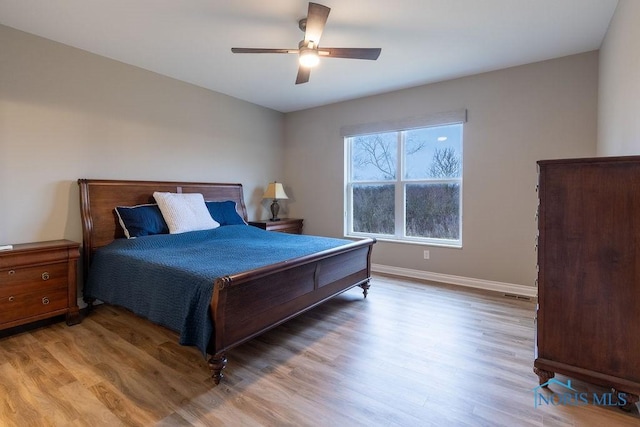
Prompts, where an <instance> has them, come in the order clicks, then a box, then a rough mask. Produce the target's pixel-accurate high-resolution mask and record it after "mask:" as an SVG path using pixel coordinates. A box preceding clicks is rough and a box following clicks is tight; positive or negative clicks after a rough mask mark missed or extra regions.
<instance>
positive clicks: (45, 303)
mask: <svg viewBox="0 0 640 427" xmlns="http://www.w3.org/2000/svg"><path fill="white" fill-rule="evenodd" d="M42 304H43V305H47V304H49V298H47V297H42Z"/></svg>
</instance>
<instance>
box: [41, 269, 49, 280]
mask: <svg viewBox="0 0 640 427" xmlns="http://www.w3.org/2000/svg"><path fill="white" fill-rule="evenodd" d="M42 280H49V272H47V271H45V272H44V273H42Z"/></svg>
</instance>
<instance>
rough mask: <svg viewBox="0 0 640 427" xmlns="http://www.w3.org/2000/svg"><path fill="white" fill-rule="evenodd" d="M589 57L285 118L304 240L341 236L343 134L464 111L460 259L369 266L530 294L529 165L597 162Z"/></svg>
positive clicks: (293, 207) (393, 254)
mask: <svg viewBox="0 0 640 427" xmlns="http://www.w3.org/2000/svg"><path fill="white" fill-rule="evenodd" d="M597 90H598V54H597V52H590V53H585V54H581V55H575V56H570V57H565V58H561V59H556V60H551V61H545V62H540V63H535V64H531V65H525V66H521V67H516V68H511V69H506V70H501V71H495V72H490V73H485V74H480V75H476V76H471V77H466V78H461V79H457V80H452V81H447V82H442V83H437V84H430V85H426V86H422V87H416V88H412V89H407V90H402V91H397V92H392V93H388V94H383V95H378V96H373V97H368V98H363V99H359V100H354V101H348V102H343V103H339V104H334V105H329V106H325V107H319V108H314V109H309V110H305V111H299V112H294V113H289V114H287V115H286V116H285V145H286V157H285V165H286V170H285V172H286V173H285V177H286V184H287V186H288V191H289V193H290V196H291V200H290V201H289V202H288V208H289V210H290V214H291V215H292V216H298V217H303V218H304V220H305V230H306V232H307V233H312V234H322V235H330V236H341V235H342V230H343V187H344V183H343V175H344V172H343V169H344V159H343V157H344V152H343V140H342V139H341V138H340V128H341V127H342V126H345V125H354V124H359V123H370V122H375V121H383V120H393V119H401V118H405V117H410V116H416V115H425V114H430V113H435V112H441V111H450V110H455V109H459V108H467V109H468V118H469V121H468V123H467V124H466V125H465V128H464V192H463V216H464V225H463V245H464V247H463V248H462V249H451V248H442V247H431V248H429V249H430V255H431V259H430V260H428V261H427V260H424V259H423V256H422V255H423V254H422V253H423V250H424V249H425V247H423V246H417V245H411V244H396V243H385V242H380V243H378V244H377V245H376V247H375V250H374V254H373V262H374V263H377V264H383V265H389V266H394V267H400V268H408V269H415V270H424V271H429V272H435V273H441V274H449V275H454V276H462V277H469V278H476V279H484V280H491V281H498V282H506V283H514V284H521V285H531V286H533V285H534V280H535V277H536V271H535V266H536V255H535V252H534V238H535V234H536V222H535V220H534V214H535V209H536V203H537V196H536V193H535V190H534V187H535V184H536V176H537V175H536V161H537V160H540V159H549V158H561V157H581V156H593V155H595V153H596V136H597V135H596V134H597V129H596V119H597Z"/></svg>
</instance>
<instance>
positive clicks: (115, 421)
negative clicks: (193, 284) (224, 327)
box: [0, 276, 640, 427]
mask: <svg viewBox="0 0 640 427" xmlns="http://www.w3.org/2000/svg"><path fill="white" fill-rule="evenodd" d="M534 307H535V305H534V303H533V302H529V301H519V300H513V299H509V298H506V297H503V296H501V295H497V294H490V293H482V292H479V291H473V290H467V289H464V288H455V287H447V286H442V285H429V284H425V283H418V282H413V281H408V280H401V279H397V278H388V277H382V276H376V277H375V278H374V280H373V281H372V286H371V291H370V294H369V297H368V298H367V299H366V300H364V299H363V298H362V294H361V292H359V290H352V291H349V292H347V293H345V294H343V295H341V296H339V297H337V298H335V299H334V300H332V301H329V302H327V303H325V304H324V305H322V306H320V307H318V308H316V309H314V310H312V311H310V312H308V313H306V314H304V315H302V316H300V317H298V318H296V319H294V320H292V321H290V322H288V323H287V324H285V325H282V326H281V327H278V328H276V329H274V330H272V331H270V332H268V333H267V334H265V335H263V336H261V337H259V338H257V339H254V340H252V341H250V342H248V343H247V344H245V345H243V346H241V347H238V348H236V349H234V350H233V351H231V352H230V353H229V355H228V357H229V364H228V367H227V369H226V370H225V373H226V377H225V378H224V380H223V382H222V383H221V384H220V385H219V386H217V387H216V386H214V384H213V382H212V381H211V380H210V379H209V371H208V367H207V364H206V362H205V360H204V358H203V357H202V355H201V354H200V353H199V352H198V351H197V350H196V349H194V348H190V347H182V346H180V345H178V344H177V336H176V334H174V333H173V332H170V331H167V330H166V329H164V328H161V327H158V326H155V325H152V324H150V323H149V322H147V321H145V320H142V319H140V318H137V317H135V316H133V315H132V314H130V313H129V312H127V311H125V310H122V309H119V308H115V307H111V306H107V305H103V306H99V307H98V308H96V310H95V311H94V312H93V313H92V314H91V315H90V316H88V317H87V318H85V319H84V320H83V322H82V323H81V324H80V325H77V326H72V327H68V326H66V325H65V324H64V323H56V324H54V325H50V326H46V327H42V328H39V329H36V330H31V331H28V332H22V333H19V334H16V335H10V336H4V337H2V338H0V425H2V426H13V425H16V426H38V425H57V426H68V425H78V426H93V427H97V426H116V425H139V426H148V425H161V426H189V425H193V426H218V425H229V426H254V425H277V426H280V425H288V426H289V425H290V426H306V425H309V426H360V425H362V426H430V425H433V426H464V425H470V426H483V425H486V426H500V425H504V426H542V425H544V426H608V427H611V426H638V425H640V416H639V415H638V413H637V412H633V413H624V412H622V411H621V410H620V409H617V408H605V407H599V406H594V405H587V406H579V407H576V406H573V407H571V406H542V407H538V408H534V393H533V391H532V389H533V388H534V387H536V386H537V385H538V382H537V377H536V376H535V375H534V374H533V373H532V368H531V367H532V361H533V347H534V339H533V337H534V325H533V322H534V320H533V319H534ZM559 379H560V380H562V381H566V379H565V378H564V377H562V376H560V377H559ZM572 385H573V386H574V388H577V389H578V391H579V392H581V391H587V390H588V391H589V392H591V391H602V392H604V391H606V390H603V389H599V388H597V387H593V386H590V385H588V384H585V383H582V382H579V381H573V384H572Z"/></svg>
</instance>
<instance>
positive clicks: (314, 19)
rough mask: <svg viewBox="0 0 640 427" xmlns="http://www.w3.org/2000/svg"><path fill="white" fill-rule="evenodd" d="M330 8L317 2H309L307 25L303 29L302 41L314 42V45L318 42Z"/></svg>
mask: <svg viewBox="0 0 640 427" xmlns="http://www.w3.org/2000/svg"><path fill="white" fill-rule="evenodd" d="M330 11H331V8H328V7H327V6H323V5H321V4H318V3H311V2H310V3H309V12H307V24H306V25H307V26H306V29H305V31H304V41H305V43H308V42H310V41H312V42H314V43H315V45H316V46H318V43H319V42H320V37H321V36H322V30H324V26H325V24H326V23H327V18H328V17H329V12H330Z"/></svg>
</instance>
